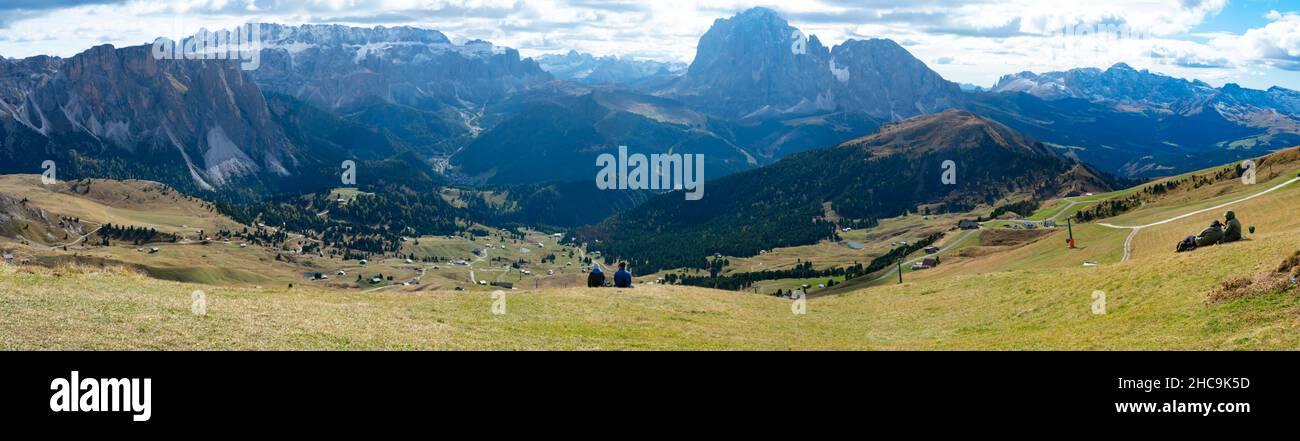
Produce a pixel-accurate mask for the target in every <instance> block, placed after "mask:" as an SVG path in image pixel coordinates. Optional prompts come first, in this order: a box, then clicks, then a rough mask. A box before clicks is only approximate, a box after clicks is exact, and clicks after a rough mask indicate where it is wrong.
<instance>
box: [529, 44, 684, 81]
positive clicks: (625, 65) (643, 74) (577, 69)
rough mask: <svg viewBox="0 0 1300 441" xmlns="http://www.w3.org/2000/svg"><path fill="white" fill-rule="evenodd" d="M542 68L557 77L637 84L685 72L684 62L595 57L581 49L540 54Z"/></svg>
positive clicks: (538, 61) (539, 62) (538, 59)
mask: <svg viewBox="0 0 1300 441" xmlns="http://www.w3.org/2000/svg"><path fill="white" fill-rule="evenodd" d="M537 64H538V65H540V66H541V67H542V70H545V71H546V72H548V73H550V74H551V75H554V76H555V77H557V78H563V79H566V80H572V81H577V82H580V83H587V84H600V83H621V84H636V83H640V82H642V81H647V80H652V79H656V78H664V77H673V76H677V75H681V74H682V72H685V71H686V67H687V66H686V65H685V64H683V63H666V62H662V61H655V60H636V59H632V58H621V57H614V56H604V57H596V56H593V55H591V54H585V53H581V52H578V51H573V50H571V51H569V52H568V53H566V54H563V55H559V54H547V55H542V56H540V57H537Z"/></svg>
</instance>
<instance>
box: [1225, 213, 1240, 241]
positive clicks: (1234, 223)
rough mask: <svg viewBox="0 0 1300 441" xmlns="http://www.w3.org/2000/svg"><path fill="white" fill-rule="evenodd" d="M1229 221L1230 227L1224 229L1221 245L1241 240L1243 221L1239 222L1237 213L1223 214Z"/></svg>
mask: <svg viewBox="0 0 1300 441" xmlns="http://www.w3.org/2000/svg"><path fill="white" fill-rule="evenodd" d="M1223 217H1224V218H1225V219H1227V222H1228V225H1227V226H1226V227H1224V229H1223V240H1222V241H1221V243H1230V242H1236V241H1239V240H1241V221H1239V220H1237V213H1233V212H1232V210H1229V211H1228V212H1227V213H1224V214H1223Z"/></svg>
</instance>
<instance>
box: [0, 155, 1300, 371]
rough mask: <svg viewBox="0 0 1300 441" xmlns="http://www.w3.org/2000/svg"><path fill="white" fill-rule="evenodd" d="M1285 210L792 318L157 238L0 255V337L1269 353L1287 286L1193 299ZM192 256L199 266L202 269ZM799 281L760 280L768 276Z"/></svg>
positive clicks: (954, 252)
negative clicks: (331, 275) (1204, 241)
mask: <svg viewBox="0 0 1300 441" xmlns="http://www.w3.org/2000/svg"><path fill="white" fill-rule="evenodd" d="M1286 154H1300V151H1292V152H1287V153H1286ZM1273 164H1276V165H1277V168H1276V169H1274V170H1265V171H1264V173H1261V175H1260V183H1259V184H1256V185H1253V186H1245V185H1242V184H1241V183H1240V182H1239V181H1231V180H1229V181H1220V182H1216V183H1213V184H1210V185H1205V186H1202V187H1199V188H1195V189H1192V190H1188V191H1185V192H1175V193H1170V194H1167V195H1164V196H1162V197H1160V198H1157V199H1153V200H1151V201H1149V202H1148V203H1146V205H1143V206H1141V207H1139V208H1137V209H1135V210H1133V211H1130V212H1128V213H1125V214H1122V215H1120V216H1116V217H1113V218H1109V219H1105V220H1104V221H1103V222H1105V223H1110V224H1113V225H1119V226H1124V225H1143V224H1150V223H1154V222H1159V221H1160V220H1162V219H1170V218H1172V217H1176V216H1179V215H1181V214H1184V213H1189V212H1193V211H1196V210H1200V209H1203V208H1206V207H1214V206H1216V205H1219V204H1223V203H1226V202H1231V201H1236V200H1240V199H1242V198H1244V197H1247V196H1250V195H1252V194H1256V193H1259V192H1260V191H1263V190H1266V189H1269V188H1273V187H1274V186H1276V185H1277V184H1279V183H1282V182H1286V181H1287V180H1288V179H1290V178H1292V177H1294V176H1295V175H1296V173H1297V172H1298V171H1300V167H1295V166H1294V164H1292V163H1289V162H1283V161H1275V162H1273ZM1284 164H1291V165H1287V166H1285V167H1284V166H1283V165H1284ZM1212 172H1213V170H1211V171H1207V173H1212ZM33 201H35V199H33ZM1297 206H1300V183H1296V184H1291V185H1289V186H1285V187H1281V188H1280V189H1278V190H1276V191H1273V192H1271V193H1268V194H1265V195H1263V196H1259V197H1255V198H1253V199H1249V200H1246V201H1243V202H1240V203H1237V204H1234V205H1232V206H1231V207H1230V208H1231V209H1232V210H1234V211H1236V212H1237V213H1238V215H1239V216H1240V218H1241V219H1242V221H1243V224H1244V225H1246V226H1255V227H1256V232H1255V233H1254V234H1248V237H1247V240H1244V241H1242V242H1238V243H1233V244H1227V245H1219V246H1213V247H1208V248H1203V249H1200V250H1197V251H1195V252H1191V253H1181V254H1177V253H1174V252H1173V245H1174V242H1176V241H1177V240H1178V239H1180V238H1181V237H1183V236H1185V235H1188V234H1193V233H1195V232H1196V231H1197V230H1199V229H1200V228H1201V227H1203V226H1204V224H1205V223H1208V222H1209V220H1210V219H1213V218H1217V217H1219V216H1221V215H1222V213H1221V212H1222V211H1223V210H1222V209H1214V210H1211V211H1209V212H1206V213H1203V214H1199V215H1195V216H1190V217H1187V218H1185V219H1181V220H1178V221H1174V222H1168V223H1164V224H1158V225H1151V226H1149V227H1146V228H1143V229H1142V230H1141V231H1139V232H1138V233H1137V234H1136V235H1134V236H1133V240H1132V243H1131V244H1130V246H1131V248H1132V256H1131V258H1130V259H1128V260H1127V261H1123V259H1122V256H1123V250H1124V243H1125V239H1126V238H1128V237H1129V235H1130V230H1127V229H1121V228H1109V227H1106V226H1103V225H1101V224H1100V223H1089V224H1083V225H1076V227H1075V237H1076V239H1077V240H1078V242H1079V248H1078V249H1068V248H1066V247H1065V245H1064V239H1065V234H1066V233H1065V232H1064V231H1063V230H1049V231H1041V230H1040V231H1033V232H1030V231H1024V230H1021V231H1016V230H1011V229H995V228H985V229H983V230H978V231H976V232H972V233H960V232H949V234H948V236H947V237H945V239H944V241H943V242H942V243H941V244H940V245H941V246H943V247H945V248H947V247H948V246H949V245H951V246H952V247H951V248H950V249H949V251H946V252H945V254H944V263H943V264H942V265H940V266H939V267H938V268H934V269H928V270H922V271H915V272H908V273H907V274H905V279H906V280H907V283H905V284H901V285H899V284H895V283H894V282H893V279H892V278H890V277H884V278H876V277H866V278H860V279H855V280H853V281H850V282H847V283H844V284H843V285H841V286H837V287H836V288H835V289H834V290H827V292H822V293H818V294H820V295H818V296H815V297H813V298H811V299H809V300H808V303H807V308H806V314H802V315H796V314H793V313H792V311H791V306H792V301H791V300H788V299H780V298H775V297H771V296H766V295H756V294H752V293H740V292H731V291H718V290H710V289H702V288H689V287H678V286H660V285H653V284H643V285H640V286H638V287H636V288H633V289H586V288H571V286H577V285H578V284H579V283H580V281H581V277H580V276H581V273H580V272H579V271H575V270H574V269H573V268H572V267H570V266H567V265H565V266H561V265H564V264H566V263H567V262H569V261H570V258H568V257H567V252H563V253H559V254H562V257H561V258H560V259H559V261H558V262H557V263H556V264H555V265H556V267H557V268H559V269H561V270H563V271H566V273H565V274H563V275H557V276H556V277H547V278H545V279H544V280H546V281H547V283H540V284H539V285H540V286H541V289H528V290H518V291H505V292H506V311H505V312H506V313H505V314H502V315H495V314H493V312H492V308H493V302H494V299H493V298H492V294H491V291H492V289H493V288H490V287H480V286H473V285H470V286H467V288H468V289H469V291H452V290H450V289H451V288H452V287H454V286H459V285H460V284H463V283H465V282H468V281H469V280H470V277H469V274H468V273H470V272H471V271H477V273H476V274H475V278H478V279H488V280H502V279H503V280H512V281H521V280H527V279H525V278H522V277H521V276H520V275H518V274H517V273H510V272H506V271H504V270H505V268H506V266H505V262H499V261H498V262H493V261H492V260H491V259H481V260H479V259H476V261H475V262H472V264H471V266H447V265H445V264H443V265H441V266H440V268H438V269H432V266H431V265H427V264H425V265H422V264H418V263H417V264H413V265H412V264H402V263H401V262H396V261H387V260H385V261H381V262H372V263H371V266H367V267H365V268H361V267H358V266H355V265H353V266H348V267H347V269H348V271H349V275H348V278H347V279H345V280H341V281H332V282H330V283H315V282H311V283H306V282H305V283H298V284H296V287H294V288H288V287H287V284H283V283H280V284H276V285H269V284H268V285H266V286H267V287H266V288H260V287H253V286H252V284H251V283H249V282H244V283H237V282H238V279H239V277H240V276H239V275H238V274H232V273H231V272H237V271H241V270H242V269H246V270H247V271H250V272H253V273H254V274H264V273H257V271H263V272H265V271H283V272H286V274H292V273H294V272H295V271H300V270H299V269H297V268H302V267H306V266H309V265H319V266H321V267H324V265H327V264H328V265H340V264H342V263H341V262H330V261H328V260H325V261H321V262H315V261H314V260H311V259H308V260H304V261H298V262H296V263H294V264H292V265H290V264H287V263H284V262H278V261H275V260H266V259H267V256H269V254H267V253H268V251H266V250H260V249H254V248H252V247H250V248H249V249H241V248H237V247H231V246H225V247H218V246H215V245H214V246H210V247H198V246H189V247H185V246H181V245H176V246H174V248H169V247H167V246H164V247H163V250H162V251H161V252H160V253H159V254H157V255H149V254H142V253H138V252H135V251H134V249H127V248H121V247H115V248H108V249H104V250H98V251H93V252H92V250H87V251H84V253H86V254H89V255H92V256H98V255H99V254H96V253H109V254H112V253H116V254H125V256H122V255H119V256H118V257H117V258H116V259H104V261H101V262H98V264H95V265H90V264H89V263H90V262H87V261H85V260H79V261H78V263H71V262H65V263H59V262H49V263H47V265H46V266H37V265H12V264H0V316H3V317H5V320H3V321H0V349H869V350H881V349H904V350H914V349H923V350H928V349H942V350H947V349H978V350H985V349H995V350H1004V349H1006V350H1021V349H1030V350H1040V349H1060V350H1066V349H1069V350H1110V349H1155V350H1161V349H1185V350H1205V349H1210V350H1221V349H1224V350H1233V349H1284V350H1285V349H1294V348H1296V347H1297V345H1300V329H1298V328H1300V320H1297V317H1300V293H1298V292H1297V289H1296V288H1295V287H1294V286H1291V287H1287V288H1283V289H1281V290H1272V291H1270V292H1265V293H1260V294H1255V295H1249V296H1245V297H1241V298H1236V299H1233V300H1227V301H1210V298H1211V294H1212V293H1213V292H1215V291H1216V290H1217V289H1218V288H1219V287H1220V286H1221V285H1223V284H1224V282H1227V281H1230V280H1234V279H1238V278H1242V277H1252V276H1255V275H1257V274H1263V273H1267V272H1269V271H1272V270H1274V269H1275V268H1276V267H1278V265H1279V262H1282V261H1283V260H1284V259H1286V258H1288V256H1292V255H1293V254H1295V253H1296V252H1297V250H1300V217H1298V216H1295V213H1296V211H1295V207H1297ZM1047 209H1058V210H1063V209H1064V207H1063V206H1060V205H1059V204H1057V205H1053V206H1051V207H1048V208H1047ZM1225 209H1226V208H1225ZM121 216H127V217H130V218H133V219H135V217H131V216H138V215H127V214H121ZM912 218H913V219H911V220H910V221H909V220H908V219H906V218H898V219H888V220H885V221H883V222H882V223H881V226H879V227H876V228H872V229H868V230H855V231H853V232H846V233H845V236H846V237H845V240H846V241H849V240H852V241H861V242H862V243H864V244H865V245H866V247H864V248H863V249H862V250H849V249H848V248H845V247H843V246H841V245H839V244H834V243H826V244H818V245H814V246H807V247H799V248H789V249H778V250H774V251H773V252H770V253H766V254H764V255H762V256H758V257H755V258H752V259H744V260H738V261H737V262H733V266H735V267H736V268H739V269H740V270H743V269H746V268H750V267H756V268H757V267H782V266H785V265H788V264H789V262H788V261H790V260H791V258H792V257H793V258H796V259H797V258H801V256H802V257H809V256H815V257H816V259H815V260H817V261H819V262H822V261H825V262H826V263H825V265H831V264H839V263H848V262H849V259H852V258H853V254H854V253H861V254H864V257H863V260H864V261H865V260H867V259H866V256H865V255H866V254H869V253H872V252H877V251H879V250H883V249H886V248H888V246H887V245H881V243H882V242H883V243H887V242H888V241H890V240H900V238H901V237H910V236H911V235H915V234H920V233H923V232H926V231H931V230H932V229H935V228H951V225H952V219H950V218H949V217H948V216H942V217H932V218H931V219H924V218H922V219H920V220H917V219H916V216H912ZM218 219H219V218H218ZM927 221H928V222H929V223H927ZM945 226H947V227H945ZM891 232H894V233H897V234H892V233H891ZM494 234H495V233H494ZM419 240H420V242H419V244H418V245H417V244H415V243H414V241H412V242H411V243H409V244H408V245H407V246H408V247H409V248H410V249H411V250H414V251H421V252H430V253H433V252H436V253H442V254H448V255H453V256H463V257H465V258H470V257H471V256H469V255H468V253H470V251H471V250H472V249H473V248H478V247H479V246H480V245H482V246H483V247H486V244H487V243H489V242H491V243H494V248H492V249H491V250H490V251H489V255H490V256H492V257H502V258H503V259H504V260H506V261H510V260H515V259H520V258H523V259H530V258H531V259H536V257H537V256H536V255H537V253H539V252H541V249H533V248H532V247H533V245H535V242H545V245H546V247H545V248H544V249H546V250H548V251H549V250H552V249H554V250H557V251H558V250H562V249H563V248H562V247H560V246H559V245H558V244H556V243H555V241H554V238H548V237H546V236H545V235H543V234H541V233H536V232H533V233H529V235H528V236H527V237H525V238H524V239H523V240H514V239H510V240H503V239H502V238H479V239H477V240H475V241H469V240H468V239H458V238H456V237H422V238H419ZM501 247H504V248H501ZM525 248H529V250H527V251H525V250H524V249H525ZM800 250H802V251H804V252H807V253H809V254H807V255H805V254H797V253H798V252H799V251H800ZM846 250H849V251H846ZM575 251H577V252H578V253H579V254H578V256H579V257H581V250H575ZM241 253H242V254H241ZM790 253H796V254H797V255H796V254H790ZM150 256H153V257H150ZM214 256H224V257H214ZM132 259H136V260H141V261H149V260H152V259H167V260H164V261H165V262H176V263H175V268H177V269H178V270H183V271H189V272H190V273H187V274H189V275H188V276H187V277H188V278H178V280H182V281H167V280H158V279H157V278H153V277H147V276H146V275H145V274H150V275H154V276H157V274H156V273H155V272H156V271H157V270H158V268H164V267H165V266H164V265H161V264H154V265H146V266H149V267H151V268H146V269H145V270H141V269H140V266H135V265H129V264H126V263H130V262H135V260H132ZM124 262H125V263H124ZM1084 262H1090V263H1094V264H1095V265H1089V266H1085V265H1084ZM294 265H297V266H294ZM820 265H822V264H821V263H819V266H820ZM259 266H260V267H265V268H271V269H270V270H268V269H261V270H258V269H257V268H256V267H259ZM379 267H383V268H386V269H385V270H384V271H385V272H388V271H399V272H398V273H397V274H398V275H399V279H398V281H399V282H400V281H401V280H405V279H408V278H410V279H423V280H424V283H423V284H420V285H418V286H416V285H413V286H402V285H398V284H395V283H394V282H386V283H384V284H382V286H387V287H389V288H391V289H381V290H374V289H373V288H368V290H366V291H361V290H358V289H356V287H354V286H352V284H351V283H350V279H351V277H354V276H353V275H354V274H356V271H373V270H377V269H378V268H379ZM530 267H531V268H533V271H534V272H538V271H541V269H542V268H544V267H537V266H532V265H530ZM329 268H330V269H333V267H329ZM195 271H197V272H200V273H204V274H207V273H211V274H212V275H211V276H210V278H211V281H209V279H205V278H203V277H198V276H197V275H195V273H194V272H195ZM287 277H299V278H300V277H301V273H298V274H296V275H293V276H287ZM538 279H539V280H543V279H542V278H540V277H539V278H538ZM273 280H283V279H274V278H273ZM186 281H198V282H204V284H194V283H188V282H186ZM812 282H815V281H814V280H803V281H800V280H781V281H772V282H770V284H771V285H772V286H769V287H768V288H772V289H776V288H777V287H780V288H782V289H788V288H792V287H793V286H795V285H792V284H797V283H812ZM523 288H531V286H526V285H525V286H524V287H523ZM194 290H204V291H206V292H207V294H208V303H207V315H206V316H204V317H198V316H195V315H194V314H192V313H191V312H190V304H191V297H190V293H191V292H193V291H194ZM1097 291H1100V292H1103V293H1104V295H1105V306H1106V307H1105V314H1096V313H1094V309H1093V308H1094V305H1095V303H1096V300H1095V298H1094V292H1097Z"/></svg>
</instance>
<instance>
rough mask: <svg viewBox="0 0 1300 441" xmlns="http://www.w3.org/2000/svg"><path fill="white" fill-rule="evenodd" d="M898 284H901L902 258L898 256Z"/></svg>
mask: <svg viewBox="0 0 1300 441" xmlns="http://www.w3.org/2000/svg"><path fill="white" fill-rule="evenodd" d="M898 284H899V285H902V284H903V258H902V257H899V258H898Z"/></svg>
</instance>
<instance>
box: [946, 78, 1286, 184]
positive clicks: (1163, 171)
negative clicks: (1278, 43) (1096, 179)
mask: <svg viewBox="0 0 1300 441" xmlns="http://www.w3.org/2000/svg"><path fill="white" fill-rule="evenodd" d="M1022 94H1023V96H1017V95H1022ZM973 96H974V98H973V99H972V100H970V102H971V104H969V105H968V108H971V109H972V110H975V111H977V112H980V113H982V114H985V115H988V116H990V117H993V118H995V119H998V120H999V121H1002V122H1003V123H1006V124H1008V125H1010V126H1012V127H1014V128H1016V129H1018V130H1023V131H1025V132H1026V133H1029V134H1031V135H1033V136H1035V137H1038V138H1040V139H1043V140H1044V141H1049V142H1052V143H1054V144H1057V145H1058V146H1057V147H1058V148H1059V149H1061V151H1062V152H1063V153H1065V154H1067V155H1070V156H1071V157H1076V158H1079V159H1081V160H1083V161H1086V162H1089V163H1093V164H1096V165H1098V166H1100V167H1102V168H1103V169H1105V170H1108V171H1111V172H1114V173H1119V174H1123V175H1127V176H1148V177H1150V176H1160V175H1168V174H1176V173H1180V172H1184V171H1188V170H1193V169H1197V168H1201V167H1206V166H1210V165H1213V164H1220V163H1224V162H1230V161H1233V160H1237V159H1241V158H1245V157H1250V156H1258V155H1260V154H1263V153H1266V152H1268V151H1272V150H1276V149H1280V148H1285V147H1290V146H1293V145H1295V144H1297V143H1300V107H1297V104H1298V103H1300V92H1296V91H1292V90H1289V89H1284V88H1280V87H1273V88H1271V89H1269V90H1267V91H1261V90H1253V89H1246V88H1242V87H1239V86H1237V85H1235V84H1228V85H1225V86H1224V87H1222V88H1215V87H1212V86H1210V85H1208V84H1206V83H1203V82H1200V81H1188V80H1183V79H1179V78H1173V77H1168V76H1165V75H1160V74H1157V73H1152V72H1149V71H1146V70H1142V71H1138V70H1135V69H1133V68H1131V67H1129V66H1128V65H1126V64H1122V63H1121V64H1116V65H1115V66H1112V67H1111V68H1109V69H1106V70H1100V69H1093V68H1088V69H1074V70H1070V71H1066V72H1049V73H1045V74H1041V75H1039V74H1034V73H1031V72H1022V73H1019V74H1015V75H1008V76H1005V77H1003V78H1002V79H1001V80H999V81H998V84H997V85H996V86H994V88H993V89H992V93H988V94H975V95H973ZM1030 97H1032V98H1030Z"/></svg>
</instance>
